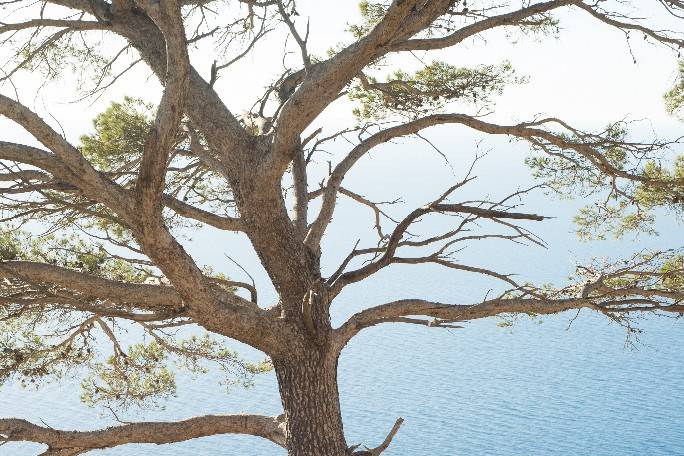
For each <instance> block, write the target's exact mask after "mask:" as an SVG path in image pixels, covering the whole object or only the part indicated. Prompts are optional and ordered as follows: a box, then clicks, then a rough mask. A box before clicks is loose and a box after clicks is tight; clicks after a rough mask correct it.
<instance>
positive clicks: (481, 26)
mask: <svg viewBox="0 0 684 456" xmlns="http://www.w3.org/2000/svg"><path fill="white" fill-rule="evenodd" d="M579 2H580V0H553V1H549V2H542V3H537V4H536V5H531V6H528V7H525V8H521V9H520V10H517V11H513V12H510V13H506V14H501V15H498V16H493V17H489V18H486V19H483V20H481V21H478V22H475V23H474V24H470V25H468V26H465V27H463V28H461V29H459V30H457V31H456V32H454V33H452V34H449V35H447V36H444V37H440V38H426V39H412V40H406V41H402V42H400V43H397V44H396V45H394V46H392V51H393V52H401V51H428V50H432V49H443V48H446V47H450V46H455V45H457V44H459V43H461V42H462V41H464V40H466V39H467V38H470V37H472V36H474V35H477V34H478V33H482V32H484V31H486V30H490V29H493V28H496V27H501V26H507V25H515V24H516V23H517V22H520V21H523V20H525V19H527V18H529V17H531V16H535V15H537V14H541V13H546V12H549V11H552V10H554V9H558V8H561V7H563V6H568V5H572V4H575V3H579Z"/></svg>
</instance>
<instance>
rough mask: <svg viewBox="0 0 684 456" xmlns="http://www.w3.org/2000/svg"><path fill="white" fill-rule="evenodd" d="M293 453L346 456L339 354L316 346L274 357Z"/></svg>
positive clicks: (293, 454) (293, 455) (288, 441)
mask: <svg viewBox="0 0 684 456" xmlns="http://www.w3.org/2000/svg"><path fill="white" fill-rule="evenodd" d="M274 367H275V371H276V375H277V378H278V387H279V389H280V397H281V399H282V402H283V407H284V410H285V419H286V422H287V433H286V435H287V447H288V448H290V449H291V450H290V452H289V454H290V455H291V456H320V455H326V456H345V455H346V454H347V445H346V443H345V439H344V432H343V428H342V416H341V414H340V402H339V393H338V388H337V356H336V355H334V354H330V353H326V352H325V351H324V350H323V349H321V348H320V347H317V346H309V347H306V348H304V347H302V348H301V349H299V350H297V352H296V353H293V355H292V356H290V357H288V358H287V359H283V360H278V359H275V360H274Z"/></svg>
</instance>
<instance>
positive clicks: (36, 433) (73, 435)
mask: <svg viewBox="0 0 684 456" xmlns="http://www.w3.org/2000/svg"><path fill="white" fill-rule="evenodd" d="M219 434H246V435H253V436H256V437H262V438H264V439H267V440H270V441H271V442H273V443H275V444H276V445H279V446H281V447H284V446H285V425H284V423H283V421H282V418H281V417H272V416H261V415H205V416H200V417H195V418H190V419H187V420H183V421H176V422H140V423H131V424H124V425H121V426H112V427H108V428H105V429H101V430H96V431H62V430H57V429H53V428H50V427H45V426H38V425H36V424H33V423H31V422H29V421H26V420H22V419H14V418H10V419H0V440H2V441H6V442H35V443H42V444H45V445H47V446H48V451H47V452H46V453H44V454H53V455H78V454H83V453H86V452H88V451H91V450H95V449H104V448H113V447H116V446H119V445H126V444H129V443H153V444H157V445H161V444H167V443H175V442H183V441H186V440H190V439H195V438H199V437H207V436H212V435H219ZM2 436H4V438H3V437H2Z"/></svg>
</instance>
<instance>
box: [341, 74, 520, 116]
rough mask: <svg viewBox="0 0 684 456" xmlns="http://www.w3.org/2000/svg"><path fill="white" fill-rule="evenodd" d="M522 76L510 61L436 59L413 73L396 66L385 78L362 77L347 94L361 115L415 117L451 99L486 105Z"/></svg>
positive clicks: (444, 104) (431, 110)
mask: <svg viewBox="0 0 684 456" xmlns="http://www.w3.org/2000/svg"><path fill="white" fill-rule="evenodd" d="M524 80H525V79H524V78H520V77H517V76H516V74H515V70H514V69H513V66H512V65H511V64H510V62H504V63H502V64H500V65H480V66H477V67H474V68H465V67H458V66H454V65H450V64H448V63H445V62H439V61H436V62H433V63H431V64H429V65H427V66H425V67H424V68H422V69H421V70H419V71H417V72H415V73H413V74H410V73H408V72H406V71H403V70H397V71H395V72H394V73H392V74H391V75H389V76H388V77H387V81H386V82H379V81H378V80H377V79H375V78H372V77H368V78H362V80H361V83H360V84H358V85H356V86H354V87H353V88H352V89H351V91H350V93H349V96H350V98H351V99H352V100H353V101H356V102H358V103H359V105H360V106H358V107H357V108H355V109H354V114H355V115H356V116H357V117H358V118H361V119H375V120H378V119H384V118H387V117H389V116H392V115H404V116H411V117H417V116H420V115H425V114H430V113H435V112H440V111H441V110H443V109H444V108H445V107H446V106H447V104H448V103H449V102H453V101H461V102H466V103H470V104H473V105H477V106H485V105H488V104H490V103H491V101H492V97H493V96H495V95H501V94H502V92H503V89H504V88H505V87H506V85H508V84H510V83H521V82H524Z"/></svg>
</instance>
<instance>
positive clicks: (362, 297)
mask: <svg viewBox="0 0 684 456" xmlns="http://www.w3.org/2000/svg"><path fill="white" fill-rule="evenodd" d="M392 160H395V161H396V160H397V158H396V157H393V158H392ZM382 164H383V163H381V165H382ZM397 166H399V165H397ZM404 169H405V168H404ZM516 169H517V168H515V167H513V166H507V164H506V163H504V164H503V165H502V166H500V167H499V168H492V169H490V171H491V173H490V174H491V176H490V178H489V179H490V180H489V181H487V182H485V184H486V185H489V184H491V183H492V182H497V181H501V182H504V181H505V182H515V181H516V176H515V173H517V172H520V171H519V170H518V171H516ZM416 172H417V171H416V169H414V170H413V173H412V174H411V176H404V179H410V178H415V176H416ZM389 174H391V172H390V173H389ZM366 175H368V174H366ZM397 176H398V177H397V178H401V176H400V175H397ZM427 177H428V176H427V175H421V174H420V173H418V177H417V179H419V180H421V179H422V181H424V182H427ZM429 177H430V179H432V180H435V179H436V177H435V176H432V175H430V176H429ZM351 180H352V183H353V182H354V178H353V176H352V178H351ZM430 182H432V181H430ZM379 185H380V186H382V185H383V183H382V182H381V183H380V184H379ZM433 190H434V189H433ZM490 190H491V191H492V193H494V194H496V193H497V191H498V190H497V188H496V186H494V187H490ZM420 191H422V190H420ZM432 193H434V192H432ZM432 193H430V191H428V190H425V192H424V194H419V195H417V196H416V201H409V202H408V203H409V204H412V203H414V202H419V201H420V200H421V198H422V199H423V200H428V199H427V197H428V195H431V196H434V195H432ZM463 198H465V199H467V197H466V196H464V197H463ZM535 198H537V197H536V196H535V197H533V198H532V201H531V203H532V204H531V205H530V206H531V207H532V208H535V207H536V208H537V209H539V208H541V209H543V212H544V213H548V214H549V215H555V216H557V218H556V219H553V220H550V221H548V222H547V223H546V224H544V225H543V227H542V228H540V231H538V232H539V233H540V234H541V235H542V236H543V237H544V238H545V239H546V240H547V242H548V243H549V246H550V248H549V249H548V250H544V249H528V248H517V247H515V248H511V247H510V246H506V245H502V244H497V243H487V244H483V245H482V246H475V247H473V248H472V249H469V250H467V251H465V252H463V254H462V256H461V259H462V261H464V262H466V263H469V262H470V263H475V262H476V263H477V264H480V265H483V266H494V267H496V268H497V269H498V270H501V271H504V272H506V271H516V272H519V273H520V274H521V276H522V278H523V279H524V280H533V281H535V282H537V283H543V282H548V281H555V282H557V283H558V282H562V281H563V279H564V277H565V276H566V275H567V274H568V273H570V272H571V271H572V264H571V261H570V258H572V257H578V258H586V257H588V256H592V255H595V254H601V255H607V256H611V257H617V256H627V255H629V254H630V253H632V252H634V251H636V250H640V249H643V248H649V247H658V246H661V247H662V246H675V245H680V244H681V240H682V236H681V226H679V225H677V224H674V225H673V224H671V223H670V221H668V222H667V224H666V225H667V226H665V227H664V229H663V230H661V232H662V236H661V237H659V238H639V239H637V240H636V241H633V240H632V241H629V240H628V241H623V242H605V243H601V244H579V243H577V242H576V241H575V240H574V238H573V237H572V235H571V233H570V231H571V229H572V227H571V224H570V222H569V220H570V218H571V216H572V214H573V213H574V211H575V210H576V209H577V207H578V206H579V205H581V204H583V203H582V202H576V203H573V202H569V203H562V204H561V203H558V202H555V203H553V204H549V203H548V200H547V199H545V198H542V197H541V196H540V197H539V199H537V200H535ZM563 205H564V206H563ZM346 210H347V209H342V211H343V212H342V213H343V214H347V213H346V212H344V211H346ZM350 210H351V209H350ZM349 214H352V212H349ZM348 229H349V226H347V225H344V224H341V225H339V226H338V227H337V228H333V231H332V233H331V235H330V236H329V237H328V238H327V239H328V240H327V241H326V242H328V245H327V247H329V248H331V249H332V250H333V251H335V252H338V253H339V254H340V255H343V254H344V253H345V252H346V251H347V250H348V249H349V248H350V247H351V246H352V245H353V243H354V240H353V236H354V234H349V233H345V231H346V230H348ZM335 230H337V231H335ZM345 234H346V235H347V236H346V237H345ZM212 236H213V235H210V234H206V233H202V234H198V235H197V236H195V239H194V240H193V241H192V242H190V243H189V244H188V245H189V248H190V250H191V251H192V253H193V254H196V255H197V256H199V257H202V258H206V259H208V261H210V262H211V261H213V262H214V263H215V264H218V263H219V262H220V261H224V260H225V258H224V257H223V251H222V250H221V249H217V248H216V246H217V245H223V244H218V243H217V241H216V238H212ZM221 242H225V241H221ZM225 245H231V246H232V244H230V243H225ZM599 245H600V246H601V247H600V249H599V248H598V246H599ZM237 254H238V255H239V252H238V253H237ZM212 255H214V257H212ZM333 260H334V259H330V260H329V262H330V264H334V263H335V261H333ZM326 261H328V260H326ZM257 280H258V281H259V280H263V277H257ZM490 287H491V283H490V282H488V281H486V280H484V279H482V278H480V277H477V276H469V275H463V274H455V273H453V272H451V271H444V270H441V269H437V268H432V267H425V268H419V269H415V268H410V267H397V268H392V269H390V270H387V271H383V272H382V273H380V274H378V275H377V277H375V278H374V279H373V280H372V281H370V282H369V283H368V284H364V285H362V286H354V287H352V288H351V289H350V290H349V291H345V292H344V293H343V294H342V295H341V296H340V298H339V300H338V302H336V303H335V307H334V309H333V311H334V317H335V321H336V322H337V323H339V322H341V321H342V320H343V319H344V318H345V317H347V316H349V315H351V314H352V313H353V312H354V311H356V310H358V309H361V308H364V307H367V306H370V305H373V304H380V303H383V302H387V301H391V300H393V299H398V298H402V297H409V296H427V297H429V298H431V299H434V300H437V301H442V302H477V301H478V300H479V299H482V298H483V297H484V294H485V293H486V291H487V289H488V288H490ZM573 317H575V313H572V312H569V313H565V314H561V315H556V316H551V317H545V318H543V319H530V318H521V319H519V320H517V321H515V322H514V324H513V326H511V327H500V326H498V325H497V322H499V321H500V320H497V319H488V320H482V321H474V322H470V323H467V324H466V325H464V326H465V328H464V329H454V330H443V329H434V328H424V327H413V326H402V325H386V326H381V327H376V328H373V329H369V330H366V331H365V332H362V333H361V334H360V335H359V336H358V337H356V338H355V339H353V340H352V341H351V343H350V344H349V346H348V347H347V348H346V349H345V350H344V352H343V354H342V357H341V359H340V369H339V371H340V374H339V381H340V391H341V401H342V410H343V415H344V422H345V432H346V435H347V440H348V442H349V443H350V444H355V443H364V444H366V445H368V446H375V445H377V444H378V443H379V442H381V441H382V439H383V438H384V436H385V435H386V433H387V432H388V430H389V429H390V428H391V426H392V424H393V423H394V421H395V419H396V418H397V417H399V416H401V417H403V418H404V419H405V423H404V425H403V427H402V428H401V430H400V432H399V433H398V435H397V437H396V439H395V441H394V442H393V444H392V445H391V447H390V449H389V450H387V452H386V453H385V454H387V455H388V456H391V455H396V456H399V455H431V456H457V455H464V456H465V455H468V456H470V455H478V456H489V455H491V456H509V455H510V456H521V455H533V456H536V455H539V456H561V455H563V456H566V455H573V456H632V455H634V456H637V455H639V456H642V455H645V456H661V455H662V456H676V455H682V456H684V430H683V427H682V426H683V425H684V350H682V343H683V341H684V321H682V320H678V319H673V318H664V317H662V318H646V319H643V320H640V321H639V322H638V324H639V327H640V328H642V329H643V330H644V332H643V334H640V341H639V342H638V343H637V344H636V348H630V347H628V346H627V347H626V344H625V342H626V332H625V330H624V328H621V327H619V326H617V325H615V324H611V323H610V322H609V321H608V320H607V319H605V318H602V317H600V316H597V315H594V314H591V313H589V312H583V313H581V314H580V315H579V317H578V318H577V319H575V320H574V321H573ZM571 321H573V322H572V324H570V323H571ZM243 351H244V352H245V353H246V355H247V356H257V357H258V354H254V353H250V352H249V350H246V349H244V350H243ZM217 383H218V377H217V375H209V376H204V377H200V378H191V377H183V376H181V377H180V378H179V388H178V393H179V394H178V397H177V398H173V399H171V400H170V401H168V402H167V403H166V404H165V409H163V410H152V411H146V412H144V413H143V412H141V413H132V414H128V415H125V416H123V417H122V418H123V419H126V420H136V419H145V420H172V419H181V418H187V417H191V416H195V415H200V414H208V413H240V412H245V413H261V414H279V413H280V412H281V406H280V403H279V398H278V391H277V386H276V384H275V379H274V376H273V375H272V374H266V375H264V376H262V377H259V378H258V379H257V382H256V385H255V386H254V387H253V388H251V389H247V390H243V389H239V388H234V389H232V390H230V392H228V393H226V392H225V389H224V388H223V387H221V386H219V385H218V384H217ZM0 416H1V417H21V418H26V419H29V420H32V421H33V422H36V423H38V424H40V423H45V424H46V425H49V426H53V427H55V428H63V429H69V428H73V429H96V428H100V427H102V426H105V425H112V424H114V423H115V422H114V420H113V419H112V417H111V415H110V414H108V413H105V412H104V411H103V410H100V409H90V408H87V407H85V406H84V405H82V404H80V403H79V388H78V383H77V380H74V381H67V382H61V383H58V384H55V383H53V384H48V385H46V386H45V387H43V388H41V389H40V390H38V391H34V390H31V389H23V388H21V387H19V386H18V385H15V384H13V385H6V386H4V387H3V389H1V390H0ZM40 449H41V447H40V446H39V445H35V444H28V443H25V444H24V443H22V444H14V443H13V444H7V445H3V446H0V455H2V456H32V455H36V454H38V453H39V452H40ZM92 454H93V455H100V454H101V455H103V456H152V455H169V456H181V455H192V456H197V455H202V456H203V455H241V456H267V455H269V456H270V455H284V454H285V453H284V451H283V450H282V449H280V448H278V447H276V446H275V445H273V444H271V443H270V442H268V441H262V440H260V439H258V438H252V437H244V436H217V437H209V438H203V439H198V440H193V441H189V442H183V443H178V444H172V445H164V446H154V445H128V446H122V447H118V448H115V449H110V450H105V451H94V452H93V453H92Z"/></svg>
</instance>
